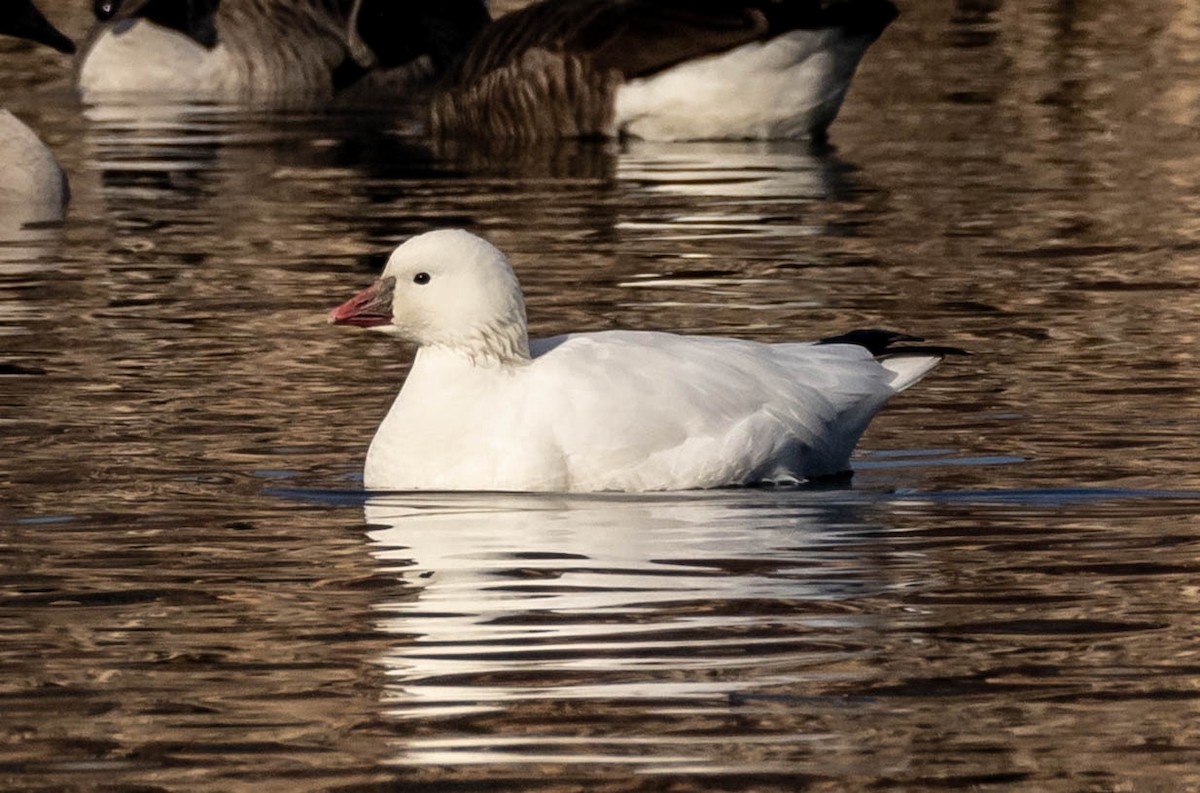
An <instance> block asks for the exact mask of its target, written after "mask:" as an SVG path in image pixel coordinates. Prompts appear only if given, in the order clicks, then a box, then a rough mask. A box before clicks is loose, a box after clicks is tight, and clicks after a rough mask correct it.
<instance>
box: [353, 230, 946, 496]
mask: <svg viewBox="0 0 1200 793" xmlns="http://www.w3.org/2000/svg"><path fill="white" fill-rule="evenodd" d="M332 319H333V321H335V322H339V323H343V324H350V325H359V326H364V327H372V328H377V329H379V330H384V331H387V332H390V333H393V334H396V335H399V336H401V337H404V338H408V339H410V340H412V341H415V342H416V343H417V344H419V345H421V346H420V349H419V351H418V353H417V359H416V361H415V362H414V364H413V368H412V370H411V373H410V374H409V376H408V380H407V382H406V383H405V385H404V388H403V389H402V390H401V392H400V395H399V396H398V397H397V398H396V402H395V404H394V405H393V406H392V409H391V411H390V412H389V413H388V415H387V417H386V418H385V419H384V421H383V424H382V425H381V426H380V428H379V430H378V432H377V433H376V435H375V439H374V440H373V441H372V443H371V448H370V451H369V452H368V454H367V463H366V473H365V480H366V484H367V486H368V487H373V488H390V489H397V490H414V489H424V490H539V491H599V490H625V491H642V490H688V489H695V488H709V487H721V486H728V485H745V484H756V483H762V482H786V481H792V482H794V481H797V480H803V479H808V478H813V477H818V476H824V475H833V474H838V473H841V472H844V471H846V470H847V468H848V465H849V458H850V453H851V451H852V450H853V448H854V445H855V443H857V441H858V438H859V436H860V435H862V433H863V431H864V430H865V429H866V427H867V424H868V423H869V422H870V420H871V418H872V417H873V416H874V415H875V413H876V412H877V411H879V410H880V409H881V408H882V407H883V405H884V403H886V402H887V400H888V399H889V398H890V397H891V396H893V395H894V394H896V393H897V392H899V391H902V390H903V389H905V388H907V387H908V386H910V385H912V384H913V383H915V382H917V381H918V380H920V379H921V378H922V377H923V376H925V374H927V373H928V372H929V371H930V370H931V369H933V367H934V366H935V365H937V363H938V362H939V361H940V360H941V359H942V357H943V355H944V354H945V353H946V352H948V350H946V349H945V348H933V347H904V346H899V347H894V346H892V344H893V342H895V341H909V340H911V337H903V336H898V335H897V334H890V333H885V332H883V331H865V332H856V333H854V334H847V335H845V336H839V337H836V338H832V339H826V340H824V341H822V342H817V343H796V344H773V345H772V344H760V343H756V342H749V341H742V340H737V339H726V338H715V337H702V336H679V335H675V334H669V333H645V332H642V333H634V332H618V331H611V332H605V333H588V334H573V335H568V336H559V337H555V338H552V339H544V340H534V341H533V342H530V341H529V339H528V337H527V335H526V325H525V307H524V301H523V299H522V296H521V289H520V286H519V284H518V283H517V280H516V276H515V275H514V274H513V271H512V269H511V268H510V267H509V264H508V260H507V259H506V258H505V257H504V255H503V254H502V253H501V252H500V251H498V250H497V249H496V248H495V247H493V246H492V245H490V244H489V243H487V242H485V241H484V240H482V239H480V238H479V237H476V236H474V235H472V234H468V233H467V232H465V231H435V232H430V233H428V234H423V235H421V236H419V237H414V238H413V239H411V240H409V241H408V242H406V243H404V244H403V245H401V246H400V247H399V248H397V249H396V252H395V253H393V254H392V257H391V259H390V260H389V262H388V265H387V268H386V269H385V270H384V274H383V277H382V278H381V279H380V280H379V281H378V282H377V283H376V284H375V286H373V287H371V288H370V289H368V290H366V291H365V292H363V293H361V294H360V295H358V296H356V297H354V298H352V299H351V300H349V301H348V302H346V303H345V304H344V305H342V306H341V307H339V308H337V309H335V310H334V312H333V314H332Z"/></svg>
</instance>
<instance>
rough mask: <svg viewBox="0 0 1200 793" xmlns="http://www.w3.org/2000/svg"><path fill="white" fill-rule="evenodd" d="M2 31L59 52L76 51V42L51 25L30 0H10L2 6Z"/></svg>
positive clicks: (7, 34) (0, 21) (0, 28)
mask: <svg viewBox="0 0 1200 793" xmlns="http://www.w3.org/2000/svg"><path fill="white" fill-rule="evenodd" d="M0 33H2V34H4V35H6V36H15V37H16V38H19V39H28V40H29V41H36V42H37V43H39V44H45V45H46V46H48V47H53V48H54V49H56V50H58V51H59V52H65V53H68V54H69V53H72V52H74V51H75V43H74V42H72V41H71V40H70V39H69V38H67V37H66V36H64V35H63V34H62V33H60V32H59V30H58V29H57V28H55V27H54V26H53V25H51V24H50V22H49V21H48V20H47V19H46V17H44V16H43V15H42V12H41V11H38V9H37V6H35V5H34V4H33V3H32V2H30V1H29V0H9V1H8V2H7V3H5V4H4V6H3V8H0Z"/></svg>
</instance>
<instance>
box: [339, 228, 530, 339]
mask: <svg viewBox="0 0 1200 793" xmlns="http://www.w3.org/2000/svg"><path fill="white" fill-rule="evenodd" d="M330 321H331V322H333V323H334V324H338V325H355V326H358V327H364V328H371V329H373V330H379V331H383V332H385V333H389V334H392V335H395V336H398V337H400V338H403V339H405V340H407V341H411V342H414V343H416V344H417V345H419V346H421V347H432V348H439V349H442V350H445V351H448V352H452V353H456V354H461V355H464V356H466V357H468V358H470V359H471V360H472V361H473V362H480V361H487V362H499V363H509V362H514V361H523V360H528V358H529V339H528V336H527V332H526V324H525V301H524V299H523V297H522V295H521V285H520V283H519V282H518V281H517V276H516V274H515V273H513V270H512V267H511V266H510V265H509V263H508V259H507V258H506V257H505V256H504V254H503V253H501V252H500V250H499V249H497V248H496V247H495V246H494V245H492V244H491V243H489V242H487V241H486V240H484V239H481V238H479V237H477V236H475V235H474V234H471V233H469V232H466V231H462V230H460V229H445V230H440V231H431V232H428V233H426V234H421V235H419V236H416V237H413V238H412V239H410V240H408V241H407V242H405V243H404V244H403V245H401V246H400V247H398V248H396V250H395V251H394V252H393V253H392V255H391V258H389V259H388V263H387V266H386V267H385V268H384V271H383V275H382V276H380V278H379V280H378V281H376V282H375V283H374V284H373V285H372V286H371V287H369V288H367V289H366V290H364V291H362V292H360V293H358V294H357V295H355V296H354V297H352V298H350V299H349V300H347V301H346V302H345V303H343V304H342V305H340V306H338V307H337V308H335V309H333V311H332V312H330Z"/></svg>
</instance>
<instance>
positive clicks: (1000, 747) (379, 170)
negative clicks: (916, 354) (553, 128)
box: [0, 0, 1200, 791]
mask: <svg viewBox="0 0 1200 793" xmlns="http://www.w3.org/2000/svg"><path fill="white" fill-rule="evenodd" d="M59 5H62V4H59ZM47 7H48V9H49V10H50V11H51V13H52V14H55V13H59V14H66V15H67V17H68V18H67V20H66V23H65V24H66V27H68V28H70V29H72V31H75V30H77V29H78V28H79V27H80V26H81V25H82V24H83V22H84V20H83V15H84V14H85V13H86V8H83V7H82V6H81V7H80V8H79V9H75V8H74V7H73V6H72V7H70V8H67V7H66V6H64V7H63V9H61V10H59V9H58V7H57V5H55V4H50V3H47ZM903 10H904V15H903V16H902V17H901V19H900V20H899V21H898V22H897V24H896V25H895V26H894V27H893V28H892V29H891V30H890V31H889V32H888V33H887V34H886V35H885V37H884V39H883V40H881V41H880V42H879V44H878V45H877V46H876V47H875V48H874V49H873V50H872V51H871V53H870V55H869V56H868V59H867V61H866V62H865V63H864V66H863V69H862V71H861V73H860V78H859V80H858V82H857V83H856V84H855V87H854V89H853V91H852V92H851V94H850V97H849V99H848V102H847V105H846V107H845V110H844V112H843V115H842V117H841V118H840V119H839V120H838V122H837V123H836V124H835V126H834V127H833V129H832V137H833V141H834V143H835V148H834V149H833V150H831V151H821V152H813V151H810V150H809V149H808V148H807V147H805V146H803V145H798V144H788V143H770V144H763V143H723V144H693V145H660V144H654V145H652V144H644V143H637V142H631V143H628V144H624V145H617V144H585V143H565V144H562V145H557V146H541V147H535V148H529V147H504V146H497V147H492V148H490V149H487V150H484V149H481V148H480V147H478V146H465V145H447V144H435V143H433V142H430V141H428V140H425V139H423V138H422V137H421V136H420V135H418V134H414V133H413V131H412V130H413V129H414V127H413V125H412V124H411V119H405V118H399V119H398V118H395V117H393V116H390V115H388V116H384V115H376V114H371V113H367V112H364V111H353V112H351V111H339V112H330V113H300V114H290V115H277V114H265V113H255V112H249V111H247V110H245V109H239V108H222V107H204V106H199V107H189V106H172V107H165V108H139V109H136V110H134V111H130V110H121V109H112V108H84V107H80V106H79V105H78V104H77V103H76V102H75V101H74V100H73V99H72V98H71V95H70V92H69V90H67V86H68V82H67V76H66V67H65V66H64V65H63V64H61V63H59V61H58V60H57V59H56V58H55V57H54V56H53V54H52V53H41V52H37V51H33V50H27V49H25V48H24V47H21V46H20V45H10V44H4V45H3V49H2V50H0V64H2V65H3V67H4V68H3V70H0V96H3V98H4V103H5V105H6V106H8V107H10V108H11V109H13V110H14V112H17V113H19V114H20V115H21V116H22V117H23V118H25V119H26V120H28V121H29V122H30V123H31V124H32V125H33V126H35V127H36V128H37V129H38V130H39V132H41V134H42V135H43V137H44V139H46V140H47V141H48V142H49V143H50V144H51V145H52V146H53V147H54V149H55V150H56V152H58V154H59V156H60V159H61V160H62V162H63V164H64V166H65V167H66V168H67V170H68V171H69V172H70V173H71V176H72V187H73V191H74V200H73V203H72V207H71V212H70V216H69V218H68V220H67V221H66V222H65V223H64V224H62V225H61V226H50V227H42V228H36V229H27V230H25V231H23V232H21V233H18V234H12V235H9V237H10V238H8V239H5V240H3V241H0V425H2V426H3V432H2V433H0V491H2V492H3V499H2V501H0V559H2V560H3V564H0V632H2V633H3V637H4V641H3V642H2V643H0V670H3V675H0V729H2V730H3V732H2V733H0V735H2V736H3V739H4V740H3V742H0V787H3V788H7V789H12V790H38V789H45V790H70V791H75V790H78V791H93V790H97V789H104V790H116V791H142V790H188V791H192V790H212V791H226V790H242V789H250V788H252V787H253V788H255V789H271V790H275V789H278V790H288V791H294V790H343V791H366V790H384V789H395V788H402V787H404V786H409V787H421V788H422V789H431V790H464V789H545V790H548V791H549V790H562V789H586V790H622V791H625V790H661V789H664V788H667V787H670V788H671V789H673V790H695V791H711V790H745V791H749V790H754V791H763V790H796V789H813V790H839V791H840V790H878V789H899V790H920V789H947V788H949V789H956V788H970V789H976V790H1030V791H1035V790H1036V791H1080V790H1087V791H1115V790H1137V791H1177V790H1192V789H1200V767H1198V765H1197V762H1198V760H1200V757H1198V754H1200V750H1198V748H1197V747H1198V746H1200V736H1197V735H1196V734H1195V733H1196V727H1195V725H1196V724H1197V723H1200V721H1198V719H1197V716H1198V715H1200V714H1198V712H1197V693H1196V692H1197V690H1200V657H1198V656H1197V649H1196V648H1197V638H1198V637H1197V629H1196V625H1197V619H1196V618H1197V610H1198V608H1200V589H1198V588H1197V585H1196V583H1195V581H1196V572H1197V564H1198V563H1197V559H1198V555H1197V539H1196V538H1197V534H1198V532H1197V519H1196V514H1197V507H1198V506H1200V475H1198V473H1197V468H1196V464H1195V460H1196V459H1197V456H1198V453H1200V443H1198V441H1197V437H1198V436H1200V432H1198V429H1200V400H1198V398H1197V393H1200V391H1198V389H1197V375H1196V371H1197V370H1196V338H1195V332H1194V331H1193V329H1194V328H1196V327H1200V306H1198V303H1197V301H1196V300H1195V299H1194V297H1193V295H1194V294H1195V290H1196V288H1197V286H1198V285H1200V283H1198V279H1200V224H1198V222H1197V220H1196V218H1197V217H1200V214H1198V211H1197V210H1198V209H1200V206H1198V203H1197V200H1196V196H1197V195H1198V194H1200V184H1198V177H1197V174H1200V141H1198V139H1197V138H1196V136H1195V135H1194V129H1193V128H1194V125H1195V122H1196V114H1197V105H1196V96H1195V91H1194V89H1193V88H1192V86H1193V85H1194V84H1195V82H1196V68H1197V67H1196V64H1195V60H1194V56H1193V54H1192V53H1193V52H1194V50H1195V47H1194V44H1195V42H1196V40H1197V39H1198V38H1200V17H1197V16H1196V15H1195V14H1194V13H1193V12H1192V11H1191V10H1190V7H1185V6H1184V5H1179V4H1167V3H1153V4H1150V5H1149V6H1147V7H1146V8H1145V9H1142V10H1141V11H1140V12H1139V14H1140V15H1139V16H1138V17H1136V18H1130V16H1129V14H1128V13H1127V11H1126V10H1125V9H1124V6H1122V5H1121V4H1116V3H1093V4H1072V3H1065V4H1064V3H1055V2H1048V1H1047V0H1026V1H1025V2H993V3H959V4H956V5H954V4H934V3H920V4H912V5H911V6H905V8H904V9H903ZM71 14H74V15H75V16H73V17H72V16H70V15H71ZM455 226H457V227H465V228H468V229H470V230H472V231H475V232H477V233H480V234H483V235H485V236H487V237H488V238H489V239H491V240H492V241H494V242H495V243H496V244H498V245H499V246H500V247H502V248H504V249H505V250H507V251H509V252H510V254H511V258H512V260H513V262H514V264H515V266H516V268H517V270H518V272H519V274H520V276H521V278H522V280H523V282H524V284H525V287H526V291H527V295H528V304H529V314H530V320H531V324H532V327H533V332H534V333H535V334H536V335H550V334H554V333H559V332H563V331H566V330H588V329H602V328H635V329H636V328H655V329H675V330H681V331H686V332H694V333H720V334H732V335H738V336H744V337H749V338H756V339H761V340H765V341H768V340H781V339H791V338H812V337H816V336H820V335H827V334H829V333H832V332H840V331H844V330H847V329H849V328H853V327H864V326H865V327H876V326H882V327H895V328H898V329H902V330H906V331H909V332H914V333H919V334H922V335H924V336H926V337H928V338H930V339H931V340H934V341H936V342H937V343H949V344H955V345H958V346H962V347H966V348H969V349H970V350H971V351H972V352H973V353H974V354H973V355H972V356H971V357H970V358H966V359H958V360H953V361H949V362H947V363H946V364H945V365H944V366H943V367H941V368H940V369H939V370H938V371H937V372H936V373H935V374H933V375H932V376H930V377H929V378H928V379H927V380H926V381H924V382H923V383H921V384H920V385H919V386H917V387H915V388H913V389H912V390H911V391H909V392H907V393H906V394H904V395H903V396H901V397H899V398H897V399H896V400H895V401H894V402H893V404H892V405H891V406H890V407H889V408H888V409H887V410H886V411H885V412H884V413H883V414H882V415H881V416H880V417H879V418H878V419H877V421H876V422H875V424H874V425H873V426H872V428H871V429H870V430H869V431H868V433H867V435H866V436H865V437H864V439H863V442H862V444H861V447H860V452H859V454H858V455H857V457H856V460H855V465H856V468H857V470H858V473H857V475H856V476H855V478H854V481H853V482H852V483H851V484H849V485H847V486H845V487H841V488H835V489H831V490H830V489H799V490H752V491H744V492H741V491H730V492H716V493H702V494H677V495H661V494H660V495H646V496H594V497H565V496H562V497H557V496H497V495H494V494H492V495H487V494H458V495H455V494H426V495H421V496H412V495H403V494H394V495H378V496H374V497H372V498H370V499H368V498H367V497H366V496H365V495H364V494H363V493H362V492H361V489H360V484H359V471H360V467H361V462H362V456H363V453H364V451H365V448H366V444H367V443H368V441H369V439H370V437H371V434H372V432H373V431H374V427H375V425H376V424H377V423H378V421H379V419H380V418H381V416H382V415H383V413H384V411H385V410H386V408H387V405H388V402H389V401H390V399H391V397H392V395H393V394H394V393H395V391H396V389H397V388H398V387H399V385H400V383H401V382H402V381H403V378H404V375H405V372H406V368H407V365H408V362H409V361H410V359H411V352H412V351H411V350H410V349H407V348H406V347H404V346H403V345H398V344H395V343H394V342H392V341H390V340H388V339H386V338H384V337H381V336H378V335H375V334H368V333H358V332H352V331H349V330H346V329H341V328H332V327H330V326H329V325H328V324H327V323H326V321H325V311H326V310H327V309H328V308H329V307H331V306H333V305H336V304H337V303H339V302H341V301H342V300H343V299H344V298H345V297H347V296H348V295H349V294H351V293H352V292H353V291H355V290H356V289H358V288H361V287H362V286H364V285H366V284H367V283H369V282H370V281H371V279H372V278H374V277H375V275H376V274H377V273H378V271H379V269H380V267H381V266H382V263H383V261H384V258H385V256H386V254H387V252H388V251H389V250H390V249H391V247H393V246H394V245H395V244H396V243H398V242H399V241H401V240H403V239H405V238H406V237H408V236H410V235H412V234H414V233H419V232H421V231H425V230H428V229H431V228H443V227H455Z"/></svg>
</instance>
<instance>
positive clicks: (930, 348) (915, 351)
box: [817, 328, 971, 357]
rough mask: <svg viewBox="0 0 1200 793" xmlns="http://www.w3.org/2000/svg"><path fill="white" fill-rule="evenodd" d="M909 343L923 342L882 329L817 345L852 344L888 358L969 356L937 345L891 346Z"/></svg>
mask: <svg viewBox="0 0 1200 793" xmlns="http://www.w3.org/2000/svg"><path fill="white" fill-rule="evenodd" d="M910 341H925V339H923V338H921V337H920V336H910V335H909V334H907V333H900V332H898V331H894V330H886V329H883V328H859V329H857V330H852V331H849V332H847V333H843V334H841V335H839V336H830V337H828V338H825V339H821V340H820V341H818V342H817V344H853V345H856V346H858V347H864V348H866V350H867V351H868V352H869V353H871V354H872V355H874V356H876V357H889V356H896V355H970V354H971V353H969V352H967V351H966V350H962V349H959V348H958V347H943V346H938V345H925V344H917V345H913V344H907V345H904V346H900V347H896V346H893V345H896V344H900V343H902V342H910Z"/></svg>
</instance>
